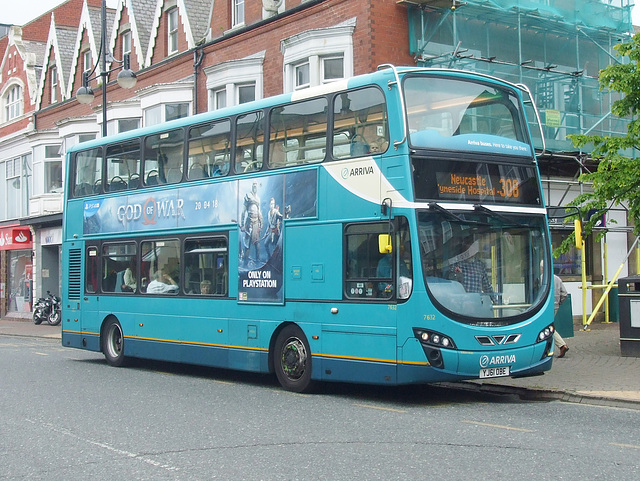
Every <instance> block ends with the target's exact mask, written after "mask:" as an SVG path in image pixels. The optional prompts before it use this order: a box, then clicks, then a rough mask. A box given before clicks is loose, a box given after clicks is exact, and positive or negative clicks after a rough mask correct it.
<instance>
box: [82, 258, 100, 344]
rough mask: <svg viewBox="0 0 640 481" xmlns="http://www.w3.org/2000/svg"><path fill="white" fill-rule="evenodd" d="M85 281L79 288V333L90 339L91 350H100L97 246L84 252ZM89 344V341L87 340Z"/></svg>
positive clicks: (98, 260)
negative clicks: (80, 295) (80, 293)
mask: <svg viewBox="0 0 640 481" xmlns="http://www.w3.org/2000/svg"><path fill="white" fill-rule="evenodd" d="M84 265H85V272H84V275H85V280H84V286H81V292H82V302H80V309H81V310H82V312H81V313H80V316H81V321H80V324H81V331H82V332H83V335H84V337H85V338H87V339H89V338H90V339H91V346H87V347H89V349H91V350H96V351H98V350H100V316H99V315H98V314H99V312H100V305H99V300H100V298H99V296H98V293H99V292H100V281H101V277H102V276H101V268H100V256H99V250H98V247H97V246H87V248H86V250H85V263H84ZM87 342H88V343H89V340H87Z"/></svg>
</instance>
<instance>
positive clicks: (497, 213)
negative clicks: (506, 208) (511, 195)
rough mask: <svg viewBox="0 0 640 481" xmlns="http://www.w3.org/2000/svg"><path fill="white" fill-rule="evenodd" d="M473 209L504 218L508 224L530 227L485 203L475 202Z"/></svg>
mask: <svg viewBox="0 0 640 481" xmlns="http://www.w3.org/2000/svg"><path fill="white" fill-rule="evenodd" d="M473 209H474V210H478V211H480V212H484V213H486V214H489V215H491V216H493V217H497V218H499V219H502V220H503V221H505V222H507V224H509V225H515V226H517V227H527V228H528V227H529V226H528V225H527V224H522V223H521V222H516V221H514V220H513V219H512V218H510V217H507V216H506V215H504V214H502V213H501V212H496V211H494V210H491V209H489V208H487V207H485V206H484V205H480V204H473Z"/></svg>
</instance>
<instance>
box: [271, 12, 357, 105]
mask: <svg viewBox="0 0 640 481" xmlns="http://www.w3.org/2000/svg"><path fill="white" fill-rule="evenodd" d="M355 25H356V19H355V18H352V19H349V20H347V21H346V22H343V23H341V24H339V25H336V26H333V27H328V28H322V29H313V30H307V31H304V32H301V33H299V34H297V35H294V36H292V37H289V38H285V39H284V40H282V41H281V43H280V47H281V51H282V54H283V56H284V59H283V66H284V75H283V91H284V92H293V91H294V90H299V89H301V88H304V87H306V85H305V86H302V85H300V86H298V85H297V76H296V73H297V69H296V67H298V66H299V65H302V64H304V63H305V62H309V85H308V86H309V87H315V86H317V85H322V84H323V83H328V82H333V81H338V80H340V79H337V78H336V79H326V78H325V76H324V68H323V65H324V61H325V59H334V58H339V57H341V58H342V59H343V78H344V79H346V78H349V77H352V76H353V74H354V71H353V31H354V29H355Z"/></svg>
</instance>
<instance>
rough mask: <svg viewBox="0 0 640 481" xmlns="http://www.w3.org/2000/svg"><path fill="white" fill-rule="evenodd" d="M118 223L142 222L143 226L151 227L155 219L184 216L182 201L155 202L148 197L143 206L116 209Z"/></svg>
mask: <svg viewBox="0 0 640 481" xmlns="http://www.w3.org/2000/svg"><path fill="white" fill-rule="evenodd" d="M117 212H118V213H117V216H118V221H119V222H121V223H122V225H127V224H128V223H130V222H138V221H139V220H140V219H143V220H142V224H143V225H153V224H155V223H156V219H158V218H160V219H168V218H175V217H181V218H183V219H184V218H185V216H184V200H183V199H175V200H174V199H167V200H163V201H156V200H155V199H154V198H153V197H149V198H148V199H147V200H146V201H145V202H144V204H139V203H136V204H126V205H121V206H120V207H118V211H117Z"/></svg>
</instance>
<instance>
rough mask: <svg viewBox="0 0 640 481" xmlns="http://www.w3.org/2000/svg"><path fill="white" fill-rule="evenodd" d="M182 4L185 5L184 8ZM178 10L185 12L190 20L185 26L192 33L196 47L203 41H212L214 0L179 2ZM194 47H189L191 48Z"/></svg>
mask: <svg viewBox="0 0 640 481" xmlns="http://www.w3.org/2000/svg"><path fill="white" fill-rule="evenodd" d="M181 4H184V7H182V6H181ZM178 8H179V9H181V10H182V11H183V12H184V15H185V16H186V18H187V20H188V21H186V22H185V26H187V27H188V30H190V31H191V36H192V37H193V40H194V41H195V44H196V45H197V44H199V43H201V42H202V41H203V40H206V41H208V40H211V32H210V31H211V16H212V15H213V0H178ZM194 46H195V45H191V44H190V45H189V47H190V48H192V47H194Z"/></svg>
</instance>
